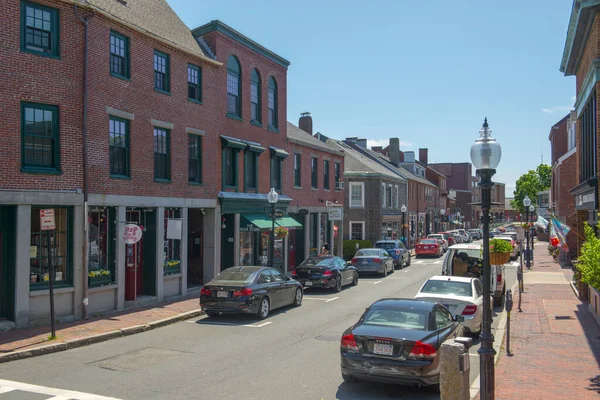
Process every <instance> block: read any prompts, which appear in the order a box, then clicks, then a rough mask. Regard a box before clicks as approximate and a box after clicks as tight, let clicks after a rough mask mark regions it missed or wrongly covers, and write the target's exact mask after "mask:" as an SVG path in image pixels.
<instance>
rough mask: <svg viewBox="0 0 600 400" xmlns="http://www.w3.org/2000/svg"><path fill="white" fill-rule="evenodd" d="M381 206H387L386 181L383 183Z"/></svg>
mask: <svg viewBox="0 0 600 400" xmlns="http://www.w3.org/2000/svg"><path fill="white" fill-rule="evenodd" d="M381 208H385V183H382V184H381Z"/></svg>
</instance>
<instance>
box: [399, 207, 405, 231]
mask: <svg viewBox="0 0 600 400" xmlns="http://www.w3.org/2000/svg"><path fill="white" fill-rule="evenodd" d="M400 212H402V237H403V238H406V236H404V220H405V218H406V206H405V205H404V204H402V207H400Z"/></svg>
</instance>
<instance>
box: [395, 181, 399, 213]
mask: <svg viewBox="0 0 600 400" xmlns="http://www.w3.org/2000/svg"><path fill="white" fill-rule="evenodd" d="M394 192H395V193H396V199H395V202H394V208H396V209H397V208H398V204H399V202H400V189H399V188H398V185H395V186H394Z"/></svg>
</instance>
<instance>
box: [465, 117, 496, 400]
mask: <svg viewBox="0 0 600 400" xmlns="http://www.w3.org/2000/svg"><path fill="white" fill-rule="evenodd" d="M491 133H492V131H491V130H490V129H489V125H488V122H487V118H486V119H485V120H484V122H483V126H482V128H481V130H480V131H479V138H478V139H477V140H475V143H474V144H473V145H471V162H472V163H473V165H474V166H475V169H476V173H477V176H478V177H479V178H480V179H481V181H480V185H481V212H482V216H483V326H482V329H481V348H480V349H479V350H478V351H477V352H478V353H479V362H480V365H479V371H480V373H481V375H480V383H479V384H480V388H481V400H493V399H494V356H495V354H496V350H494V335H492V313H491V309H490V297H491V295H492V293H491V287H490V283H491V269H490V248H489V244H490V207H491V192H492V186H493V185H494V182H492V176H494V174H495V173H496V167H497V166H498V164H499V163H500V157H501V156H502V149H501V148H500V144H499V143H498V142H497V141H496V139H494V138H493V137H492V136H491Z"/></svg>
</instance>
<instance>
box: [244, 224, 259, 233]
mask: <svg viewBox="0 0 600 400" xmlns="http://www.w3.org/2000/svg"><path fill="white" fill-rule="evenodd" d="M258 231H260V229H259V228H258V227H257V226H256V225H254V224H247V225H246V226H240V232H258Z"/></svg>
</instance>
